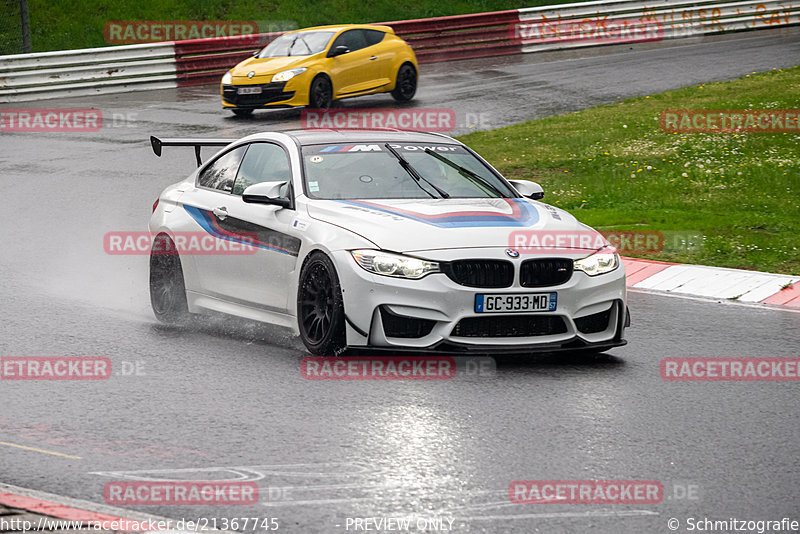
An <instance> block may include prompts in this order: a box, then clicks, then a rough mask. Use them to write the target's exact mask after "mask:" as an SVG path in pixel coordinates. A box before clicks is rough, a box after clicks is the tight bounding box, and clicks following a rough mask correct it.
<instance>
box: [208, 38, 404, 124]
mask: <svg viewBox="0 0 800 534" xmlns="http://www.w3.org/2000/svg"><path fill="white" fill-rule="evenodd" d="M417 73H418V69H417V59H416V56H415V55H414V51H413V50H412V49H411V47H410V46H409V45H408V43H406V42H405V41H403V40H402V39H400V38H399V37H397V36H396V35H395V34H394V30H392V28H390V27H389V26H377V25H366V24H363V25H361V24H360V25H346V26H318V27H315V28H307V29H304V30H296V31H292V32H288V33H285V34H283V35H281V36H280V37H278V38H277V39H275V40H274V41H272V42H271V43H270V44H269V45H267V47H266V48H264V49H263V50H260V51H259V52H257V53H256V54H254V55H253V57H251V58H249V59H246V60H245V61H242V62H241V63H239V64H238V65H236V66H235V67H233V68H232V69H231V70H229V71H228V72H227V73H225V75H224V76H223V77H222V83H221V86H220V93H221V96H222V107H223V108H225V109H230V110H231V111H233V112H234V113H235V114H236V115H240V116H246V115H250V114H251V113H252V112H253V110H256V109H263V108H273V107H287V106H311V107H314V108H327V107H329V106H330V105H331V103H332V102H333V101H334V100H339V99H342V98H350V97H354V96H362V95H371V94H375V93H386V92H390V93H391V94H392V96H393V97H394V99H395V100H397V101H398V102H408V101H409V100H411V99H412V98H414V94H415V93H416V91H417Z"/></svg>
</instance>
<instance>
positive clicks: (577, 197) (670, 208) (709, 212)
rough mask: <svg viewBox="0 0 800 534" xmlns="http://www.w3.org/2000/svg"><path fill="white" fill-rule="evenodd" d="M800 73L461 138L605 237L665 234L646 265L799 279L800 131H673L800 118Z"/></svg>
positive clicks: (776, 73)
mask: <svg viewBox="0 0 800 534" xmlns="http://www.w3.org/2000/svg"><path fill="white" fill-rule="evenodd" d="M798 94H800V67H794V68H792V69H773V70H772V71H769V72H766V73H760V74H756V73H753V74H748V75H747V76H745V77H743V78H739V79H736V80H733V81H730V82H719V83H709V84H703V85H700V86H691V87H686V88H682V89H678V90H674V91H668V92H666V93H662V94H657V95H650V96H645V97H640V98H634V99H629V100H625V101H622V102H619V103H616V104H612V105H603V106H597V107H593V108H590V109H586V110H583V111H580V112H577V113H570V114H567V115H561V116H557V117H551V118H547V119H541V120H535V121H531V122H526V123H523V124H517V125H514V126H509V127H506V128H501V129H497V130H491V131H484V132H475V133H471V134H468V135H466V136H463V137H461V141H463V142H464V143H466V144H468V145H469V146H471V147H473V148H474V149H475V150H477V151H478V152H479V153H480V154H481V155H483V156H484V157H485V158H486V159H487V160H488V161H490V162H491V163H492V164H493V165H495V166H496V167H497V168H498V170H500V172H502V173H503V174H504V175H505V176H506V177H508V178H516V179H528V180H533V181H536V182H539V183H540V184H541V185H542V187H543V188H544V190H545V194H546V196H545V201H546V202H548V203H550V204H553V205H555V206H558V207H561V208H564V209H566V210H568V211H570V212H571V213H572V214H574V215H575V216H576V217H578V219H580V220H581V221H582V222H584V223H586V224H588V225H590V226H593V227H594V228H596V229H598V230H612V231H613V230H635V231H639V230H656V231H661V232H662V233H663V234H664V236H665V246H664V248H663V250H661V251H659V252H656V253H647V254H630V253H627V252H624V251H623V253H625V254H626V255H628V256H638V257H642V258H648V259H654V260H664V261H675V262H681V263H697V264H703V265H715V266H720V267H733V268H739V269H750V270H760V271H768V272H777V273H786V274H800V237H798V236H800V130H796V133H795V132H792V133H738V134H737V133H693V134H685V133H684V134H680V133H679V134H675V133H668V132H666V131H663V130H662V129H661V127H660V123H659V117H660V114H661V112H662V111H663V110H665V109H698V110H699V109H706V110H708V109H729V110H730V109H776V110H777V109H796V108H798V107H799V106H798V96H797V95H798Z"/></svg>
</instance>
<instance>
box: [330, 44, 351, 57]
mask: <svg viewBox="0 0 800 534" xmlns="http://www.w3.org/2000/svg"><path fill="white" fill-rule="evenodd" d="M349 51H350V49H349V48H347V47H346V46H344V45H339V46H335V47H333V48H332V49H331V50H330V52H328V57H336V56H341V55H342V54H346V53H348V52H349Z"/></svg>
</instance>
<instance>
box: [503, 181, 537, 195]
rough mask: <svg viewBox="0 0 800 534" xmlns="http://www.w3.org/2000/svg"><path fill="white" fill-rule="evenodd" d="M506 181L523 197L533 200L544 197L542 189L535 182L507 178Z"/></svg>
mask: <svg viewBox="0 0 800 534" xmlns="http://www.w3.org/2000/svg"><path fill="white" fill-rule="evenodd" d="M508 183H510V184H511V185H513V186H514V188H515V189H516V190H517V191H518V192H519V194H520V195H522V196H523V197H528V198H530V199H533V200H541V199H543V198H544V189H542V186H541V185H539V184H537V183H536V182H529V181H528V180H509V181H508Z"/></svg>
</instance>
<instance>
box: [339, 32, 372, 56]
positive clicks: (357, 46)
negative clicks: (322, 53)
mask: <svg viewBox="0 0 800 534" xmlns="http://www.w3.org/2000/svg"><path fill="white" fill-rule="evenodd" d="M337 46H346V47H347V48H349V49H350V51H351V52H354V51H356V50H361V49H362V48H366V47H367V40H366V39H365V38H364V32H363V31H362V30H347V31H346V32H344V33H343V34H341V35H339V37H337V38H336V40H335V41H334V42H333V44H332V45H331V50H333V49H334V48H336V47H337Z"/></svg>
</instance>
